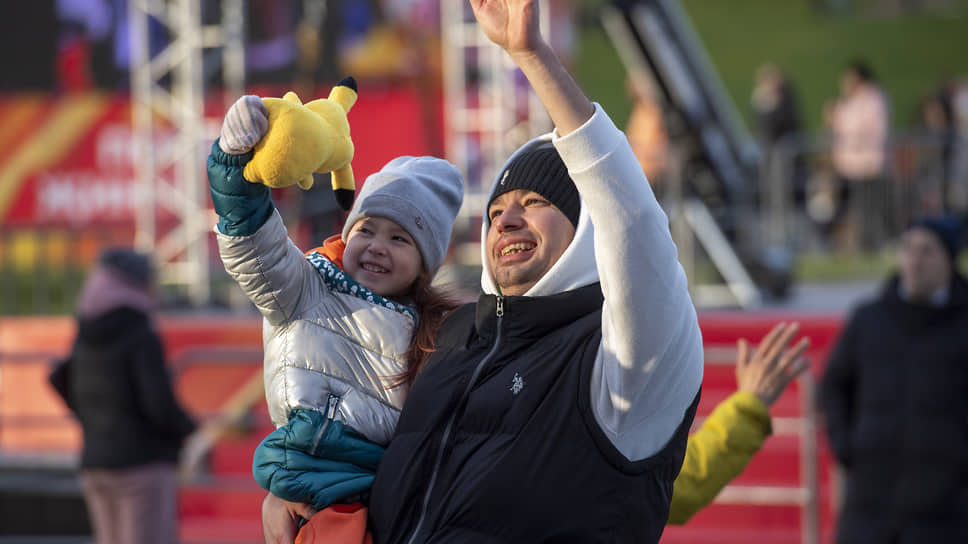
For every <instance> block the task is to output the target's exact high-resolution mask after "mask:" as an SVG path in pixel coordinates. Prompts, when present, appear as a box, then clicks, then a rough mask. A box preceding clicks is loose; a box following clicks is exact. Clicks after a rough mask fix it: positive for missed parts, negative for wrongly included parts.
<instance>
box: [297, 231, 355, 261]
mask: <svg viewBox="0 0 968 544" xmlns="http://www.w3.org/2000/svg"><path fill="white" fill-rule="evenodd" d="M345 249H346V243H344V242H343V239H342V237H341V236H340V235H339V234H334V235H332V236H330V237H329V238H327V239H325V240H323V245H321V246H319V247H314V248H313V249H310V250H309V251H307V252H306V255H309V254H310V253H312V252H313V251H318V252H319V254H320V255H322V256H323V257H326V258H327V259H329V260H330V262H332V263H333V264H335V265H336V266H338V267H340V269H343V251H344V250H345Z"/></svg>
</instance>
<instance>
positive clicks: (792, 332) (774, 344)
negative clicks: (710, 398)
mask: <svg viewBox="0 0 968 544" xmlns="http://www.w3.org/2000/svg"><path fill="white" fill-rule="evenodd" d="M799 330H800V324H799V323H789V324H787V323H780V324H778V325H776V326H774V327H773V329H772V330H770V332H769V333H767V335H766V336H765V337H764V338H763V340H762V341H761V342H760V344H759V346H757V347H756V349H755V350H751V349H750V346H749V342H748V341H747V340H746V339H745V338H741V339H739V340H738V341H737V342H736V347H737V350H738V351H737V355H736V385H737V388H738V389H739V390H740V391H745V392H748V393H752V394H754V395H756V396H757V397H758V398H759V399H760V400H761V401H763V404H765V405H766V406H767V407H769V406H772V405H773V403H774V402H776V399H778V398H779V397H780V394H781V393H783V390H784V389H786V386H787V385H789V384H790V382H791V381H793V379H794V378H796V377H797V376H799V375H800V374H802V373H803V371H804V370H806V369H807V367H808V366H809V361H808V360H807V359H806V357H804V356H803V353H804V352H805V351H806V349H807V347H809V346H810V339H809V338H801V339H800V341H799V342H797V343H796V345H794V346H793V347H790V341H791V340H793V337H794V336H796V334H797V332H799Z"/></svg>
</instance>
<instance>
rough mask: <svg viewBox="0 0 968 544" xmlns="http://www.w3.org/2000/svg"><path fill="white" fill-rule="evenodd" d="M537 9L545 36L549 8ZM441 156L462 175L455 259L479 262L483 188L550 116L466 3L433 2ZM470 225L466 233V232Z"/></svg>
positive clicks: (545, 128)
mask: <svg viewBox="0 0 968 544" xmlns="http://www.w3.org/2000/svg"><path fill="white" fill-rule="evenodd" d="M542 8H543V9H542V10H541V28H542V32H544V33H545V35H547V29H548V27H549V24H550V19H549V14H548V9H544V8H545V6H542ZM440 15H441V34H442V39H441V42H442V44H443V45H442V47H443V78H444V107H445V114H444V142H445V154H446V155H447V159H448V160H449V161H451V162H452V163H454V164H455V165H456V166H457V167H458V168H459V169H460V171H461V172H462V173H463V175H464V183H465V194H464V204H463V206H462V207H461V210H460V214H459V216H458V219H457V224H456V228H457V230H458V232H457V237H456V238H457V239H460V240H463V242H462V243H461V245H460V246H459V247H458V248H457V256H458V257H457V258H458V260H459V261H460V263H461V264H466V265H480V264H481V254H480V244H479V243H478V242H477V241H476V240H477V237H476V229H479V228H480V220H481V217H482V212H483V210H484V204H485V199H486V198H487V189H488V187H489V186H490V183H491V180H492V179H494V176H496V175H497V171H498V169H500V168H501V166H502V165H503V164H504V161H505V160H507V158H508V157H510V156H511V152H513V151H514V150H515V149H517V147H518V146H520V145H521V144H523V143H525V142H527V141H528V140H529V139H531V138H533V137H535V136H538V135H540V134H543V133H546V132H548V131H550V130H551V128H552V125H551V119H550V118H549V117H548V114H547V112H546V111H545V109H544V106H542V105H541V101H540V100H538V97H537V95H535V93H534V92H533V91H532V90H531V86H530V85H529V84H528V82H527V80H526V79H525V77H524V75H523V74H522V73H521V71H520V70H518V68H517V67H516V66H515V65H514V63H513V62H512V61H511V59H510V58H508V56H507V53H505V52H504V51H503V50H502V49H501V48H500V47H498V46H497V45H495V44H494V43H492V42H491V40H489V39H488V38H487V36H485V35H484V33H483V32H482V31H481V30H480V27H478V25H477V22H476V21H475V19H474V13H473V11H472V10H471V8H470V5H469V3H468V2H456V1H447V0H445V1H442V2H441V3H440ZM468 231H470V235H466V234H468Z"/></svg>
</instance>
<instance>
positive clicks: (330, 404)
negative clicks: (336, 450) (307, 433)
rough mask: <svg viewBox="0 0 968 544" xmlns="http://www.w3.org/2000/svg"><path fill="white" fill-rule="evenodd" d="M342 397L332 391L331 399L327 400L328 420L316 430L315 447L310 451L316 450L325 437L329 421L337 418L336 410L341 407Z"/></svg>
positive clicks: (326, 414)
mask: <svg viewBox="0 0 968 544" xmlns="http://www.w3.org/2000/svg"><path fill="white" fill-rule="evenodd" d="M340 400H341V398H340V397H337V396H336V395H333V394H332V393H330V395H329V399H327V400H326V413H325V414H323V415H325V416H326V421H324V422H323V424H322V425H320V427H319V430H318V431H316V436H315V437H313V447H312V449H311V450H310V451H312V452H315V451H316V448H317V447H318V446H319V441H320V440H322V439H323V434H325V433H326V428H327V427H329V422H330V421H333V420H334V419H336V410H337V409H338V408H339V401H340Z"/></svg>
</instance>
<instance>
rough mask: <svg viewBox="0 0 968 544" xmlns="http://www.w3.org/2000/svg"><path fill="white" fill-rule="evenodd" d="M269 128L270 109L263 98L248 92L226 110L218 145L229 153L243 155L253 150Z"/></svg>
mask: <svg viewBox="0 0 968 544" xmlns="http://www.w3.org/2000/svg"><path fill="white" fill-rule="evenodd" d="M267 130H269V110H268V109H266V105H265V103H264V102H262V99H261V98H259V97H258V96H255V95H252V94H247V95H245V96H243V97H241V98H239V99H238V100H236V101H235V103H234V104H232V107H230V108H229V111H228V112H226V114H225V120H223V121H222V133H221V136H220V138H219V141H218V146H219V148H220V149H221V150H222V151H224V152H226V153H228V154H229V155H242V154H243V153H248V152H249V151H251V150H252V148H253V147H255V144H257V143H259V140H261V139H262V137H263V136H264V135H265V133H266V131H267Z"/></svg>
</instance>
